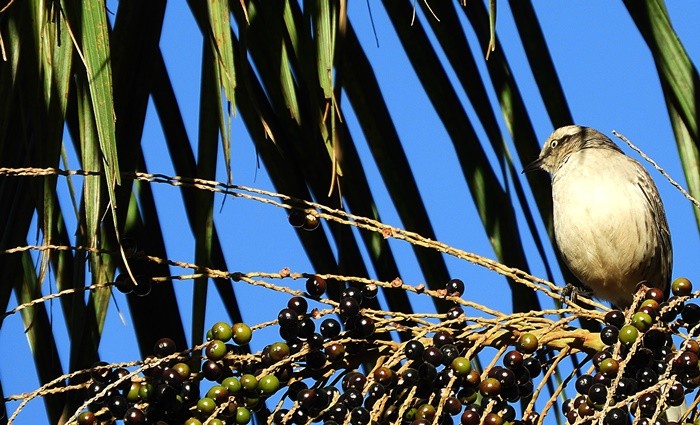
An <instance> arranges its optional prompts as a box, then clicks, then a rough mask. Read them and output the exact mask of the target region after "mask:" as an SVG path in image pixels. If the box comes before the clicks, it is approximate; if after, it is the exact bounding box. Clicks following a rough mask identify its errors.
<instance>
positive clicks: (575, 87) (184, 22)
mask: <svg viewBox="0 0 700 425" xmlns="http://www.w3.org/2000/svg"><path fill="white" fill-rule="evenodd" d="M371 3H372V14H373V17H374V21H375V25H376V29H377V36H378V38H379V43H380V47H379V48H377V47H376V46H375V41H374V35H373V33H372V30H371V27H370V25H369V14H368V11H367V4H366V2H362V1H360V2H349V16H350V20H351V22H352V24H353V25H354V26H355V29H356V31H357V32H358V36H359V37H360V40H361V42H362V44H363V46H364V47H365V49H366V52H367V54H368V56H369V58H370V61H371V62H372V63H373V64H374V66H375V71H376V74H377V78H378V79H379V83H380V86H381V88H382V91H383V92H384V95H385V97H386V100H387V103H388V105H389V108H390V110H391V114H392V117H393V118H394V119H395V120H396V122H397V123H398V126H399V127H398V131H399V135H400V137H401V139H402V141H403V143H404V147H405V149H406V153H407V155H408V158H409V161H410V163H411V166H412V167H413V170H414V173H415V174H416V178H417V181H418V185H419V188H420V190H421V194H422V196H423V198H424V201H425V203H426V206H427V208H428V211H430V213H431V219H432V222H433V225H434V228H435V231H436V233H437V237H438V239H439V240H440V241H442V242H446V243H449V244H451V245H453V246H455V247H458V248H460V249H464V250H466V251H472V252H476V253H478V254H481V255H485V256H488V257H491V258H493V257H494V255H493V251H492V249H491V247H490V245H489V243H488V240H487V237H486V235H485V233H484V231H483V230H482V228H481V224H480V222H479V219H478V216H477V215H476V211H475V208H474V206H473V203H472V201H471V198H470V196H469V192H468V189H467V185H466V183H465V182H464V180H463V177H462V174H461V172H460V170H459V167H458V164H457V161H456V159H455V158H454V152H453V149H452V143H451V142H450V140H449V138H448V136H447V134H446V132H445V130H444V129H443V128H442V126H441V124H440V121H439V120H438V119H437V116H436V114H435V112H434V111H433V110H432V108H431V106H430V103H429V102H428V101H427V98H426V96H425V94H424V93H423V92H422V91H421V90H420V88H419V85H418V80H417V77H416V76H415V74H414V73H413V71H412V68H411V66H410V64H409V63H408V60H407V59H406V56H405V54H404V52H403V49H402V47H401V45H400V43H399V42H398V39H397V36H396V34H395V33H394V30H393V28H392V27H391V25H390V22H389V20H388V18H387V16H386V12H385V10H384V9H383V7H382V6H381V4H380V3H379V2H371ZM107 4H108V6H109V8H110V10H116V3H115V2H114V0H112V1H108V2H107ZM498 5H499V10H498V22H497V33H498V36H499V39H500V42H501V46H502V48H503V49H504V51H505V53H506V56H507V58H508V60H509V62H510V66H511V68H512V69H513V70H514V71H513V72H514V75H515V78H516V80H517V82H518V84H519V88H520V91H521V94H522V96H523V98H524V99H525V102H526V105H527V106H528V109H529V110H530V111H531V117H530V118H531V120H532V122H533V125H534V127H535V130H536V132H537V135H538V137H539V139H540V140H541V141H543V140H544V139H545V138H546V137H547V136H548V135H549V133H550V132H551V131H552V130H553V129H552V128H551V127H550V123H549V119H548V117H547V116H546V114H545V110H544V107H543V105H542V102H541V99H540V96H539V93H538V91H537V88H536V86H535V84H534V80H533V78H532V76H531V74H530V73H529V71H528V65H527V62H526V59H525V56H524V53H523V51H522V46H521V44H520V41H519V39H518V36H517V32H516V31H515V27H514V23H513V20H512V17H511V14H510V10H509V8H508V3H507V2H503V1H502V2H499V3H498ZM668 7H669V12H670V14H671V18H672V22H673V24H674V26H675V28H676V31H677V32H678V34H679V36H680V38H681V40H682V41H683V42H684V44H685V47H686V49H687V50H688V52H689V54H690V56H691V58H692V59H694V62H695V63H696V64H697V63H698V61H699V60H700V42H699V41H698V40H700V29H699V28H698V26H697V22H698V21H700V3H696V2H671V3H669V4H668ZM535 8H536V12H537V16H538V18H539V20H540V22H541V25H542V27H543V30H544V34H545V37H546V39H547V43H548V45H549V48H550V51H551V54H552V57H553V59H554V63H555V66H556V69H557V71H558V72H559V76H560V78H561V81H562V85H563V87H564V91H565V94H566V96H567V99H568V101H569V106H570V108H571V111H572V113H573V115H574V118H575V120H576V122H577V123H578V124H582V125H588V126H591V127H595V128H597V129H599V130H600V131H602V132H603V133H605V134H607V135H609V136H611V137H612V134H611V131H612V130H613V129H615V130H617V131H619V132H621V133H623V134H624V135H626V136H627V137H628V138H629V139H631V140H632V141H633V142H634V143H635V144H637V145H638V146H639V147H641V148H642V149H643V150H644V151H645V152H646V153H647V154H648V155H650V156H651V157H652V158H654V159H656V160H657V162H658V163H659V164H660V165H661V166H663V167H664V168H665V169H666V170H667V171H668V172H669V173H670V174H671V175H672V176H674V177H675V178H676V179H677V180H679V181H681V182H683V173H682V170H681V168H680V162H679V160H678V157H677V154H676V151H675V149H674V148H673V144H672V143H673V142H672V139H673V134H672V131H671V127H670V124H669V120H668V115H667V113H666V109H665V103H664V100H663V97H662V93H661V88H660V86H659V82H658V79H657V76H656V72H655V69H654V67H653V61H652V58H651V55H650V53H649V51H648V49H647V47H646V45H645V44H644V42H643V40H642V39H641V36H640V35H639V33H638V31H637V30H636V27H635V26H634V23H633V22H632V20H631V19H630V17H629V16H628V14H627V12H626V10H625V9H624V7H623V6H622V5H621V4H620V3H618V2H615V3H611V2H604V1H586V2H583V1H579V2H566V4H563V3H559V2H537V3H536V4H535ZM418 18H419V19H420V20H421V21H422V22H424V23H425V22H426V19H432V18H426V17H425V16H423V15H422V14H421V13H420V11H419V13H418ZM467 27H468V24H467ZM468 36H469V39H470V42H471V43H472V44H473V45H474V46H478V43H477V42H476V39H475V36H474V35H473V34H471V33H468ZM201 46H202V38H201V35H200V34H199V31H198V29H197V27H196V25H195V23H194V20H193V19H192V17H191V16H190V12H189V9H188V8H187V7H186V5H185V4H184V3H183V2H169V3H168V9H167V13H166V18H165V27H164V31H163V35H162V39H161V48H162V50H163V53H164V56H165V58H166V64H167V67H168V69H169V71H170V73H171V78H172V81H173V84H174V86H175V90H176V94H177V96H178V100H179V103H180V107H181V109H182V110H183V113H184V114H185V117H184V118H185V122H186V126H187V130H188V133H189V136H190V139H191V140H193V141H196V140H197V129H198V122H197V120H198V107H199V104H198V103H199V102H198V97H199V89H200V87H199V84H198V82H199V76H200V66H201V65H200V63H201ZM476 56H477V57H483V46H482V47H481V48H480V51H478V52H476ZM481 66H482V69H483V64H481ZM492 95H493V93H492ZM463 100H464V101H465V104H466V105H467V108H468V111H469V113H470V114H471V116H473V114H472V112H471V109H470V108H469V106H468V104H467V102H466V96H463ZM344 106H348V105H344ZM345 113H346V117H347V122H348V124H349V126H350V128H351V131H352V133H353V136H354V139H355V141H356V142H357V143H358V145H359V146H360V147H362V151H361V155H362V160H363V164H364V166H365V170H366V171H367V173H368V176H369V178H370V183H371V185H372V191H373V194H374V195H375V197H376V199H377V203H378V207H379V210H380V213H381V215H382V218H383V221H384V222H386V223H388V224H391V225H395V226H398V227H403V226H402V224H401V222H400V220H399V219H398V216H397V214H396V213H395V210H394V209H393V207H392V205H391V202H390V201H389V198H388V196H387V194H386V190H385V188H384V186H383V184H382V180H381V177H380V175H379V173H378V172H377V169H376V167H375V166H374V164H373V161H372V158H371V155H370V154H369V152H368V151H367V149H365V148H364V145H363V144H364V142H363V138H362V134H361V132H360V131H359V130H358V128H357V125H356V122H355V119H354V117H353V116H352V113H351V110H350V108H349V107H348V108H347V109H345ZM497 116H498V117H499V118H500V115H499V114H497ZM501 126H502V132H503V134H504V135H508V132H507V129H506V127H505V125H503V122H502V120H501ZM232 133H233V154H232V157H233V163H232V166H233V173H234V182H235V183H236V184H240V185H245V186H254V187H259V188H262V189H269V190H273V189H274V188H273V187H272V185H271V183H270V180H269V178H268V176H267V173H266V171H265V169H264V167H263V168H261V169H259V170H257V169H256V164H257V161H256V157H255V152H254V149H253V145H252V143H251V142H250V140H249V137H248V135H247V133H246V131H245V128H244V127H243V125H242V122H241V120H240V118H238V117H236V118H234V120H233V129H232ZM615 141H616V142H617V140H615ZM144 147H145V149H146V156H147V160H148V169H149V171H150V172H159V173H164V174H171V175H172V174H174V172H173V170H172V167H171V166H170V165H169V163H168V160H167V158H166V157H165V156H164V152H165V151H166V148H165V143H164V140H163V135H162V132H161V129H160V125H159V122H158V118H157V116H156V114H155V109H154V108H153V107H152V105H151V106H150V107H149V112H148V119H147V124H146V130H145V133H144ZM623 148H624V149H625V150H626V151H627V152H628V153H629V152H630V151H629V149H626V147H623ZM632 156H635V157H636V155H635V154H634V153H632ZM164 159H165V160H164ZM76 164H77V163H75V162H74V163H73V166H74V168H75V167H76ZM650 172H651V174H652V176H653V177H654V178H655V180H656V182H657V186H658V187H659V190H660V192H661V196H662V198H663V200H664V203H665V205H666V211H667V216H668V220H669V224H670V226H671V232H672V237H673V245H674V254H675V264H674V276H680V275H684V276H687V277H689V278H690V279H691V280H692V279H694V278H697V276H696V268H695V267H694V266H695V263H696V262H697V259H696V257H695V255H693V254H694V253H697V252H700V239H699V238H698V232H697V227H696V225H695V221H694V218H693V216H692V210H691V206H690V204H689V203H688V202H687V201H686V200H685V199H684V198H683V197H682V195H680V194H679V193H678V192H677V191H676V190H675V189H673V188H672V187H671V186H670V184H668V183H667V182H666V181H665V180H664V179H663V178H662V177H661V176H660V175H659V173H657V172H656V171H654V170H651V171H650ZM218 178H219V180H221V181H225V173H224V170H223V167H220V172H219V175H218ZM59 185H63V187H64V188H65V183H64V181H63V180H59ZM153 189H154V192H155V194H156V197H157V203H158V207H159V211H160V212H161V214H163V215H166V213H165V212H166V211H167V219H165V218H166V217H161V219H162V223H163V225H164V226H166V228H165V232H166V237H167V238H168V239H167V242H168V255H169V257H170V258H172V259H177V260H182V261H188V262H192V261H193V259H194V254H193V253H194V245H193V242H192V240H191V239H190V238H189V233H188V229H189V227H188V224H187V220H186V217H185V215H184V213H183V208H182V206H181V202H182V201H181V197H180V194H179V192H178V190H177V189H175V188H173V187H170V186H165V185H153ZM219 202H220V199H219ZM251 217H254V218H255V222H254V223H253V224H252V225H251ZM215 220H216V224H217V226H218V230H219V233H220V234H221V235H223V243H224V253H225V255H226V258H227V261H228V263H229V267H231V268H232V269H234V270H237V271H243V272H249V271H267V272H276V271H278V270H280V269H282V268H283V267H289V268H290V269H292V270H293V271H298V272H311V271H312V269H311V267H310V264H309V262H308V260H307V259H306V257H305V254H304V251H303V249H302V248H301V245H300V244H299V242H298V241H297V239H296V236H295V234H294V232H293V230H292V228H291V227H290V226H289V225H288V224H287V222H286V215H285V213H284V212H283V211H281V210H279V209H276V208H272V207H269V206H265V205H262V204H257V203H253V202H250V201H244V200H240V199H237V200H228V201H227V202H226V205H225V208H224V209H223V211H222V212H221V213H218V212H217V213H216V216H215ZM521 227H522V228H524V226H523V225H522V223H521ZM541 227H542V226H540V228H541ZM186 229H187V230H186ZM183 235H184V236H185V237H183ZM391 244H392V248H393V249H394V250H395V253H396V255H397V257H398V261H399V266H400V269H401V273H402V278H403V279H404V280H405V281H407V282H410V283H414V284H417V283H420V282H421V281H422V279H423V278H422V275H421V273H420V270H419V269H418V267H417V265H416V264H415V258H414V257H413V253H412V250H411V248H410V246H409V245H407V244H405V243H403V242H400V241H392V242H391ZM550 254H551V252H550ZM447 262H448V266H449V268H450V272H451V274H452V275H453V276H454V277H460V278H462V279H463V280H464V281H465V282H466V284H467V293H466V295H465V296H467V297H469V298H470V299H472V300H474V301H476V302H479V303H482V304H485V305H488V306H489V307H492V308H496V309H501V310H508V309H509V308H510V303H509V297H503V296H499V294H501V293H503V291H507V290H508V289H507V285H506V283H505V279H503V278H502V277H501V276H499V275H497V274H494V273H491V272H488V271H486V270H484V269H481V268H478V267H476V266H472V265H469V264H466V263H464V262H461V261H457V260H455V259H452V258H448V259H447ZM530 266H531V270H532V272H533V273H534V274H536V275H542V276H543V275H544V272H543V269H542V267H541V266H540V265H539V261H538V260H537V258H536V257H534V256H533V257H532V258H530ZM173 273H175V274H180V273H182V272H181V271H178V270H173ZM191 285H192V282H191V281H179V282H176V283H175V287H176V290H177V296H178V302H179V303H180V309H181V314H182V316H183V320H185V325H186V328H188V326H189V323H190V320H191V316H190V315H191V312H190V310H191V309H190V304H191V300H190V297H191ZM45 288H46V292H48V291H49V288H51V289H53V287H50V286H49V285H48V284H47V285H45ZM236 291H237V293H238V294H239V299H241V300H245V299H248V300H250V301H248V302H244V304H243V312H244V318H245V320H246V321H247V322H249V323H258V322H261V321H267V320H272V319H273V318H275V317H276V312H277V310H279V309H280V308H282V307H283V306H284V305H285V304H286V301H287V298H286V297H269V292H268V291H264V290H260V289H258V288H251V287H248V286H244V285H238V286H237V287H236ZM210 295H212V296H211V297H210V298H211V299H210V301H209V308H208V310H207V323H208V324H212V323H214V322H216V321H219V320H228V318H227V317H226V316H225V312H224V310H223V308H222V307H221V305H220V304H219V303H218V301H217V300H215V299H214V298H215V297H216V292H215V291H214V290H211V291H210ZM247 297H249V298H247ZM262 297H266V298H262ZM116 299H117V302H118V304H119V306H120V308H121V311H122V313H123V314H124V316H125V319H126V321H127V326H126V327H125V326H123V325H122V324H121V322H120V320H119V318H118V316H117V315H116V314H115V310H114V309H112V312H111V314H110V315H109V316H108V319H107V324H106V327H105V331H104V337H103V344H102V347H101V348H100V355H101V356H102V358H103V360H105V361H108V362H120V361H128V360H132V359H137V358H139V353H138V351H137V344H136V342H135V338H134V336H133V333H132V332H131V327H130V324H129V323H130V317H129V312H128V308H127V304H126V300H125V299H124V297H123V296H122V295H121V294H118V293H117V294H116ZM260 299H264V300H265V303H264V305H261V304H260V303H259V302H258V300H260ZM504 301H505V304H504ZM14 305H16V304H15V301H14V300H12V301H11V305H10V308H12V307H14ZM415 307H416V309H417V310H420V309H430V308H431V306H430V305H428V304H426V303H424V302H420V301H419V300H417V303H416V306H415ZM53 310H54V314H53V318H54V319H55V323H54V328H55V334H56V335H57V340H58V343H59V346H60V348H61V352H60V355H61V360H62V362H63V364H64V365H65V364H66V363H67V359H68V347H69V346H68V340H67V335H66V332H65V326H64V324H63V322H62V320H61V312H60V308H59V307H58V305H57V304H54V305H53ZM275 336H276V335H274V332H271V333H267V334H262V333H261V334H260V335H258V334H256V335H255V337H254V338H253V348H254V349H256V350H257V349H260V348H262V347H263V346H264V345H265V344H267V343H269V342H270V339H269V338H271V337H275ZM0 358H2V359H3V360H4V361H2V362H0V379H2V384H3V387H4V391H5V395H6V396H7V395H13V394H17V393H20V392H28V391H31V390H33V389H35V388H37V386H38V383H37V379H36V377H35V376H34V375H33V373H34V365H33V363H32V360H31V359H32V357H31V354H30V352H29V349H28V345H27V343H26V338H25V337H24V334H23V329H22V323H21V317H20V316H19V315H15V316H12V317H9V318H8V319H7V320H5V322H4V326H3V329H2V330H1V331H0ZM16 406H17V403H9V404H8V409H9V413H10V414H11V413H12V411H13V410H14V409H15V408H16ZM43 409H44V405H43V403H42V402H41V401H39V400H35V401H33V402H31V403H30V404H29V406H28V407H27V408H26V409H25V410H24V412H23V413H22V414H21V415H20V416H19V418H18V420H17V422H16V423H18V424H33V423H41V422H45V421H46V416H45V413H44V410H43Z"/></svg>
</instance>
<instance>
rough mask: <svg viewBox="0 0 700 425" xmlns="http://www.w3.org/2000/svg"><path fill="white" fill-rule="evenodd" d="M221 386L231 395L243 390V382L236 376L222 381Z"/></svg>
mask: <svg viewBox="0 0 700 425" xmlns="http://www.w3.org/2000/svg"><path fill="white" fill-rule="evenodd" d="M221 385H222V386H223V387H224V388H226V389H227V390H228V392H229V393H231V394H236V393H237V392H238V391H240V390H241V381H239V380H238V378H236V377H235V376H229V377H228V378H226V379H224V380H223V381H221Z"/></svg>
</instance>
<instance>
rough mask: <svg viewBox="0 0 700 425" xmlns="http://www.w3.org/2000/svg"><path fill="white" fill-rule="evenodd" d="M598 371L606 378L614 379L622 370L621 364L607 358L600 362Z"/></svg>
mask: <svg viewBox="0 0 700 425" xmlns="http://www.w3.org/2000/svg"><path fill="white" fill-rule="evenodd" d="M598 370H600V373H602V374H603V375H605V376H606V377H613V376H615V375H617V372H618V371H619V370H620V363H619V362H618V361H617V360H615V359H613V358H607V359H605V360H603V361H602V362H600V365H599V366H598Z"/></svg>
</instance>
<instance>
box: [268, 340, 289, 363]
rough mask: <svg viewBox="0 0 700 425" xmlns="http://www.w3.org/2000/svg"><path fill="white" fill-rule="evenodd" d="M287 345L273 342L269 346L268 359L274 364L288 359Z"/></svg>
mask: <svg viewBox="0 0 700 425" xmlns="http://www.w3.org/2000/svg"><path fill="white" fill-rule="evenodd" d="M289 353H290V351H289V345H287V344H286V343H284V342H275V343H274V344H272V345H270V358H271V359H272V360H274V361H276V362H279V361H281V360H283V359H286V358H287V357H289Z"/></svg>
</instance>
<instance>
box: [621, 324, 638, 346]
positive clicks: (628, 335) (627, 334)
mask: <svg viewBox="0 0 700 425" xmlns="http://www.w3.org/2000/svg"><path fill="white" fill-rule="evenodd" d="M638 336H639V330H638V329H637V328H635V327H634V326H632V325H625V326H623V327H622V329H620V336H619V338H620V342H622V343H623V344H625V345H632V344H634V341H636V340H637V337H638Z"/></svg>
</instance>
